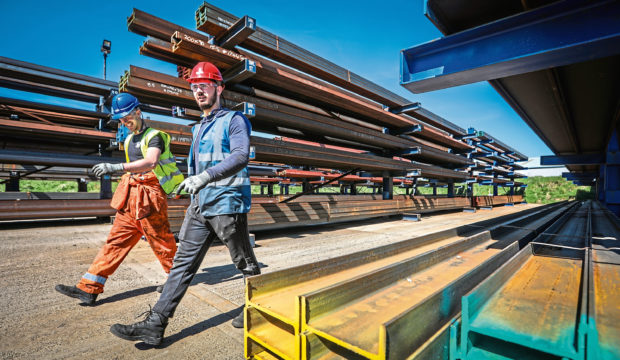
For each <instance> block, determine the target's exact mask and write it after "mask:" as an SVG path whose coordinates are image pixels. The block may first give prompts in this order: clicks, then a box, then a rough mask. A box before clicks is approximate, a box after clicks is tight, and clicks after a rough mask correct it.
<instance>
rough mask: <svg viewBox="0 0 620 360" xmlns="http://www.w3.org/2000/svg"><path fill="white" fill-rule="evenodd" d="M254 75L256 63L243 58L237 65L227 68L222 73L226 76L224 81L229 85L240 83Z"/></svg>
mask: <svg viewBox="0 0 620 360" xmlns="http://www.w3.org/2000/svg"><path fill="white" fill-rule="evenodd" d="M254 75H256V63H255V62H254V61H253V60H249V59H243V60H241V61H239V62H238V63H237V64H236V65H235V66H233V67H231V68H230V69H228V70H226V71H225V72H224V73H223V74H222V77H223V78H224V83H226V84H227V85H233V84H238V83H240V82H242V81H243V80H246V79H248V78H250V77H252V76H254Z"/></svg>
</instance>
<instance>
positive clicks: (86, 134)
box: [0, 119, 116, 144]
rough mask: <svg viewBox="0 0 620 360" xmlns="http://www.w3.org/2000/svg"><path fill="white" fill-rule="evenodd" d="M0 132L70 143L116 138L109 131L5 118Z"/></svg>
mask: <svg viewBox="0 0 620 360" xmlns="http://www.w3.org/2000/svg"><path fill="white" fill-rule="evenodd" d="M0 132H2V133H4V134H5V135H11V136H13V135H15V134H25V135H38V136H50V137H51V138H54V139H66V140H68V141H69V142H71V143H73V142H84V141H86V142H95V143H101V144H104V143H109V141H110V140H113V139H115V138H116V134H114V133H111V132H104V131H98V130H89V129H83V128H75V127H68V126H60V125H48V124H42V123H34V122H27V121H13V120H5V119H0Z"/></svg>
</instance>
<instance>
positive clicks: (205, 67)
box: [187, 61, 224, 83]
mask: <svg viewBox="0 0 620 360" xmlns="http://www.w3.org/2000/svg"><path fill="white" fill-rule="evenodd" d="M202 80H213V81H224V78H222V73H220V70H219V69H218V68H217V66H215V65H213V64H211V63H210V62H206V61H201V62H199V63H198V64H196V66H194V68H193V69H192V74H191V75H190V76H189V79H187V81H189V82H190V83H196V82H201V81H202Z"/></svg>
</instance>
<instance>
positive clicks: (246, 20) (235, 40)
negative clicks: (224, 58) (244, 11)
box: [213, 15, 256, 49]
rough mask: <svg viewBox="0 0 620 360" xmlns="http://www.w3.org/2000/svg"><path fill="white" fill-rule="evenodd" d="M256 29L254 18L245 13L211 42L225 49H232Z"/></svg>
mask: <svg viewBox="0 0 620 360" xmlns="http://www.w3.org/2000/svg"><path fill="white" fill-rule="evenodd" d="M255 31H256V19H254V18H251V17H249V16H247V15H245V16H244V17H242V18H240V19H239V20H237V22H235V23H234V24H233V25H232V26H231V27H230V28H228V30H227V31H226V32H225V33H224V34H222V35H221V36H220V37H218V38H217V39H215V40H214V41H213V42H214V43H215V44H216V45H217V46H219V47H223V48H225V49H232V48H234V47H235V46H236V45H238V44H240V43H241V42H243V41H244V40H245V39H247V38H248V37H249V36H250V35H252V34H253V33H254V32H255Z"/></svg>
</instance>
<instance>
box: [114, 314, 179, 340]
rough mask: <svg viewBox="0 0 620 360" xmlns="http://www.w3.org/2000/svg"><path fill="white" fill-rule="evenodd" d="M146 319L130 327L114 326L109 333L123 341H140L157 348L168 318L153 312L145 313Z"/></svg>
mask: <svg viewBox="0 0 620 360" xmlns="http://www.w3.org/2000/svg"><path fill="white" fill-rule="evenodd" d="M146 314H147V315H146V318H145V319H144V320H142V321H140V322H137V323H135V324H132V325H121V324H114V325H112V327H110V332H112V334H114V335H116V336H118V337H119V338H121V339H125V340H133V341H137V340H142V341H144V342H145V343H146V344H149V345H153V346H157V345H159V344H161V340H162V339H163V337H164V330H166V326H168V318H167V317H165V316H163V315H162V314H160V313H157V312H155V311H153V310H149V311H147V312H146Z"/></svg>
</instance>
